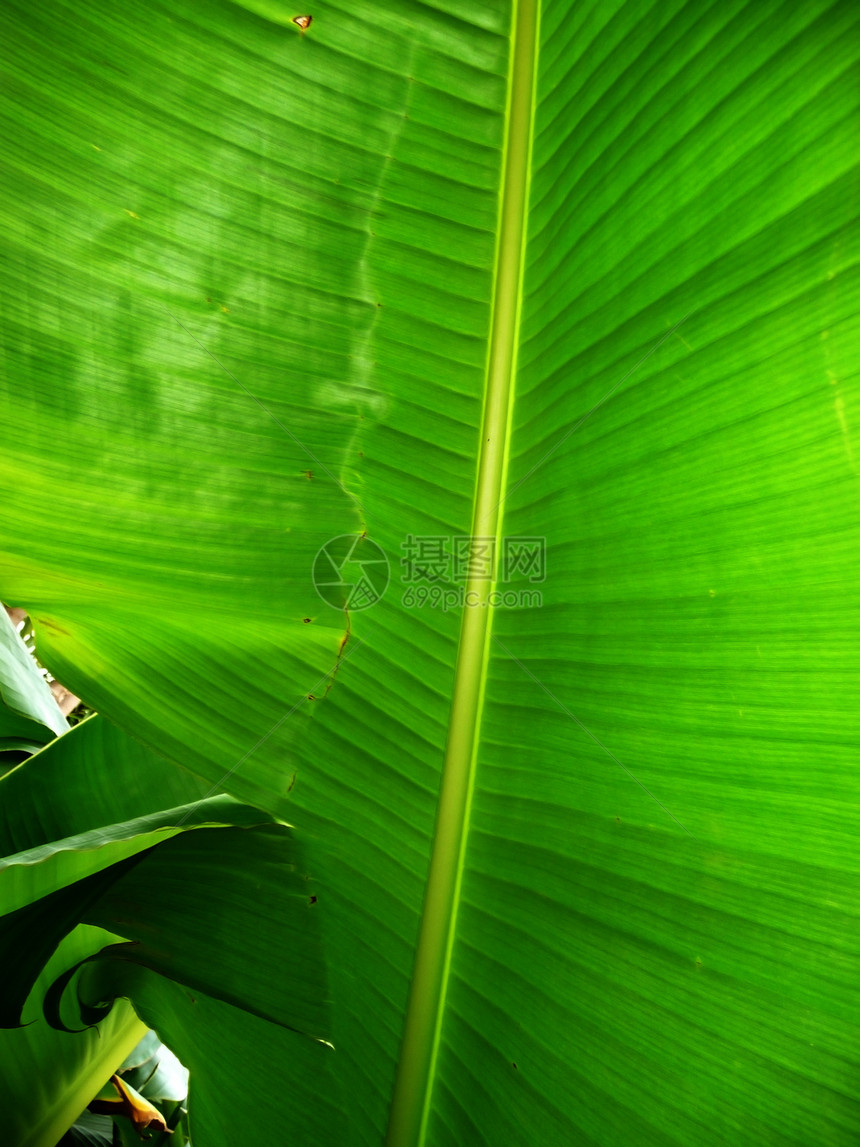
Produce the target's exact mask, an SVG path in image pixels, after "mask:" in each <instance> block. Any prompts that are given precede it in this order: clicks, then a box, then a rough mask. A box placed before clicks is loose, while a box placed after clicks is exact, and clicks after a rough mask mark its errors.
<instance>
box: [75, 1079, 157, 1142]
mask: <svg viewBox="0 0 860 1147" xmlns="http://www.w3.org/2000/svg"><path fill="white" fill-rule="evenodd" d="M110 1081H111V1083H112V1084H113V1085H114V1087H115V1088H116V1091H117V1093H118V1098H117V1099H94V1100H93V1101H92V1103H91V1104H90V1105H89V1110H90V1111H92V1112H94V1113H95V1114H96V1115H124V1116H125V1118H126V1119H129V1120H130V1121H131V1125H132V1127H133V1128H134V1129H135V1131H136V1132H137V1134H138V1136H139V1137H140V1138H141V1139H148V1138H149V1136H148V1135H144V1131H147V1130H151V1131H161V1132H163V1133H164V1134H166V1135H172V1134H173V1131H172V1130H171V1129H170V1128H169V1127H168V1126H167V1124H166V1123H165V1122H164V1116H163V1115H162V1114H161V1112H160V1111H159V1110H158V1108H157V1107H153V1106H152V1104H151V1103H150V1102H149V1100H148V1099H144V1098H143V1096H142V1095H139V1094H138V1092H136V1091H135V1090H134V1088H133V1087H129V1085H128V1084H127V1083H125V1082H124V1081H123V1080H121V1079H120V1077H119V1076H118V1075H112V1076H111V1077H110Z"/></svg>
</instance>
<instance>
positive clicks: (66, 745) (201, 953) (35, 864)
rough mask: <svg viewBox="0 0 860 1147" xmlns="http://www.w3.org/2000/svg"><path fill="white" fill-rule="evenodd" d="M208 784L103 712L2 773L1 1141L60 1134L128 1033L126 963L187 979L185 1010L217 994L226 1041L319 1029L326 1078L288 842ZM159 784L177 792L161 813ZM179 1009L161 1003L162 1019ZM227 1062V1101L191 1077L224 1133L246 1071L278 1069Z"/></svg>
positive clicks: (306, 912) (318, 958) (321, 1015)
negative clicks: (218, 1111) (231, 1073)
mask: <svg viewBox="0 0 860 1147" xmlns="http://www.w3.org/2000/svg"><path fill="white" fill-rule="evenodd" d="M202 787H203V786H202V783H201V782H200V781H198V780H196V779H195V778H194V777H192V776H191V774H189V773H187V772H186V771H185V770H183V769H181V768H178V767H177V766H176V765H173V764H171V763H169V762H167V761H165V760H163V759H159V758H157V757H155V755H154V754H152V753H150V752H149V751H148V750H146V749H145V748H144V747H143V746H142V745H140V744H138V743H136V742H134V741H133V740H131V739H130V738H129V737H127V736H125V735H124V734H123V733H121V732H120V731H119V730H118V729H116V728H113V727H112V726H110V725H109V723H108V722H106V721H105V720H104V719H102V718H101V717H94V718H90V719H89V720H87V721H84V722H83V723H81V724H79V725H78V726H76V727H75V728H74V729H72V730H71V731H69V732H68V733H67V734H66V735H65V736H63V737H61V738H58V739H57V740H55V741H54V742H53V743H52V744H51V745H50V746H48V747H47V748H46V749H45V750H43V752H42V753H40V754H38V755H36V756H34V757H33V758H31V759H30V760H29V761H27V762H25V763H24V764H22V765H19V766H18V767H17V768H16V769H14V770H13V771H12V772H11V773H9V774H7V775H6V776H5V777H3V778H2V779H0V850H2V851H3V852H5V853H6V854H7V855H6V856H5V858H4V860H3V861H2V862H0V904H2V905H3V908H4V911H5V915H3V916H2V917H0V979H2V982H3V985H4V991H3V997H2V1001H0V1024H2V1026H3V1027H5V1028H16V1027H18V1025H19V1024H21V1022H22V1019H23V1021H24V1023H25V1026H24V1027H23V1028H19V1030H13V1031H0V1062H3V1064H4V1072H3V1074H2V1076H0V1101H2V1103H3V1106H4V1109H6V1110H7V1111H10V1112H13V1113H14V1114H12V1115H11V1116H8V1117H7V1124H6V1126H7V1130H8V1131H9V1133H10V1134H11V1136H12V1141H14V1142H16V1143H17V1142H20V1143H27V1144H33V1145H37V1144H39V1145H41V1144H49V1143H51V1144H53V1143H56V1141H57V1128H58V1127H59V1131H60V1132H62V1131H63V1130H65V1127H64V1126H63V1124H62V1122H60V1123H59V1124H58V1123H57V1118H60V1119H61V1120H62V1119H63V1118H65V1120H66V1125H68V1123H70V1122H71V1120H72V1119H74V1117H75V1116H76V1115H77V1114H78V1113H79V1112H80V1110H81V1109H82V1108H83V1107H84V1106H85V1105H86V1103H87V1102H89V1100H91V1099H92V1098H93V1096H94V1095H95V1093H96V1092H97V1091H98V1090H99V1087H100V1086H101V1084H102V1083H104V1081H105V1079H106V1078H107V1077H108V1076H109V1075H110V1074H111V1072H113V1071H114V1070H116V1069H118V1068H119V1067H120V1066H121V1064H122V1063H123V1060H124V1057H125V1056H126V1053H127V1052H128V1051H129V1050H131V1048H132V1047H134V1045H135V1044H136V1043H137V1041H138V1040H139V1038H140V1035H141V1032H142V1030H144V1029H141V1025H140V1022H139V1021H138V1020H137V1018H136V1017H135V1015H134V1013H133V1012H131V1010H130V1008H129V1006H128V1004H125V1003H124V1002H120V1003H117V1004H113V1001H114V1000H116V999H117V998H118V997H126V998H130V999H131V1001H132V1003H133V1004H135V1006H137V1000H136V999H135V998H134V991H133V982H134V981H133V977H130V976H129V975H127V973H126V972H125V971H123V969H126V968H129V967H131V968H135V967H138V966H142V967H145V968H147V969H152V970H153V971H155V972H157V973H158V974H159V976H158V977H156V980H157V979H158V978H160V977H168V978H169V979H170V981H171V982H172V983H174V984H176V985H181V988H180V989H179V993H180V999H181V1000H187V1001H190V1003H191V1006H192V1010H193V1011H196V1009H197V1005H198V996H201V997H202V996H203V995H204V994H206V996H207V998H208V997H212V1003H211V1004H209V1005H207V1006H215V1007H216V1008H217V1007H218V1005H219V1003H220V1002H221V1001H227V1003H228V1004H229V1005H230V1006H229V1007H227V1008H226V1013H225V1014H224V1015H222V1016H221V1023H220V1029H219V1032H220V1039H221V1041H222V1043H223V1041H224V1040H226V1039H231V1038H235V1033H236V1032H238V1033H239V1034H240V1036H241V1035H244V1038H250V1039H251V1040H254V1039H260V1040H262V1042H263V1043H265V1041H266V1040H267V1039H271V1038H274V1037H271V1036H269V1029H270V1028H276V1030H277V1031H278V1032H279V1033H281V1038H280V1040H279V1042H280V1044H281V1045H282V1053H283V1054H284V1055H285V1056H286V1057H288V1056H289V1054H290V1052H291V1047H292V1044H293V1043H298V1044H301V1043H303V1042H308V1043H310V1042H313V1043H314V1045H315V1046H314V1052H315V1053H317V1054H316V1058H314V1054H313V1053H311V1056H310V1060H311V1062H312V1063H313V1064H314V1078H315V1079H317V1078H318V1077H319V1074H320V1071H322V1072H323V1074H324V1073H325V1071H326V1067H325V1064H324V1063H323V1062H322V1061H320V1059H319V1054H320V1053H318V1052H317V1047H322V1048H323V1052H325V1051H326V1050H327V1051H328V1052H329V1054H330V1048H327V1047H325V1046H324V1045H327V1044H328V1041H327V1040H326V1039H325V1036H327V1035H328V1034H329V1033H328V1022H329V1021H328V1002H327V992H326V989H325V984H324V969H325V965H324V961H323V959H322V955H321V952H320V939H319V925H318V920H317V914H316V913H315V911H314V906H313V904H312V902H311V896H312V894H311V893H310V892H309V884H308V883H307V878H306V875H305V873H304V871H303V867H304V866H303V863H302V859H301V851H300V847H299V846H298V845H297V843H296V842H295V841H294V840H293V839H292V838H291V833H290V830H289V829H288V828H286V827H285V826H283V825H279V824H274V823H272V821H271V817H270V816H268V815H267V814H265V813H262V812H260V811H258V810H256V809H253V808H250V807H248V806H244V805H241V804H238V803H237V802H236V801H235V800H234V799H233V798H230V797H227V796H225V795H220V796H208V795H207V794H206V793H205V792H203V791H201V789H202ZM170 797H173V799H183V798H184V799H185V800H186V802H189V803H185V804H182V805H179V806H178V807H176V808H172V809H170V808H169V809H158V807H157V803H156V802H157V801H158V800H161V801H164V800H165V799H169V798H170ZM194 797H196V800H193V799H191V798H194ZM149 807H151V808H152V809H153V811H147V810H148V808H149ZM132 811H136V812H137V813H138V814H139V815H138V816H137V817H136V818H134V819H128V820H121V819H119V818H121V817H123V816H128V815H129V814H130V813H131V812H132ZM111 817H113V818H115V822H114V823H111ZM189 830H193V831H189ZM64 833H65V834H66V835H65V836H64V835H63V834H64ZM52 837H53V838H55V839H52ZM15 848H17V849H18V851H16V852H15V851H13V850H14V849H15ZM82 921H83V922H84V923H83V924H82V925H81V926H78V925H79V922H82ZM123 941H124V942H123ZM286 968H288V969H289V973H290V974H289V977H288V978H287V977H285V976H284V970H285V969H286ZM103 985H106V986H103ZM130 985H131V986H130ZM171 1000H172V997H168V1002H170V1001H171ZM76 1001H77V1002H76ZM112 1004H113V1007H111V1005H112ZM173 1006H175V1002H174V1003H171V1006H170V1007H165V1008H164V1009H163V1013H162V1012H159V1013H157V1018H158V1021H159V1022H160V1023H169V1021H170V1016H171V1014H172V1008H173ZM180 1010H181V1009H180ZM41 1012H43V1013H44V1014H43V1015H42V1014H40V1013H41ZM22 1013H23V1014H22ZM46 1021H47V1022H46ZM96 1023H98V1028H97V1029H91V1030H90V1031H84V1032H81V1029H82V1028H83V1027H84V1026H86V1025H91V1024H96ZM49 1025H50V1026H49ZM52 1028H54V1029H56V1030H55V1031H52V1030H51V1029H52ZM286 1029H290V1030H286ZM58 1032H59V1033H66V1038H65V1039H58ZM299 1032H302V1033H307V1034H298V1033H299ZM72 1033H75V1035H76V1037H77V1038H73V1039H70V1038H69V1037H70V1036H71V1035H72ZM261 1033H262V1034H261ZM93 1034H95V1035H96V1036H97V1038H98V1036H99V1034H100V1036H101V1038H100V1039H98V1042H97V1048H98V1055H94V1051H93V1046H92V1042H91V1035H93ZM81 1036H83V1038H81ZM132 1036H133V1037H134V1038H133V1039H131V1037H132ZM308 1036H310V1037H311V1038H310V1039H309V1038H308ZM129 1039H131V1044H129ZM203 1046H204V1047H205V1046H206V1041H205V1039H204V1041H203ZM207 1054H208V1055H209V1056H211V1057H212V1058H217V1055H218V1054H221V1052H220V1051H219V1050H218V1049H217V1048H212V1047H211V1046H209V1047H208V1048H207ZM299 1055H300V1058H301V1053H299ZM111 1057H113V1058H111ZM34 1062H35V1063H37V1064H39V1067H40V1075H42V1076H43V1077H44V1078H43V1081H42V1085H41V1087H40V1088H39V1089H34V1088H33V1082H32V1078H31V1076H32V1066H33V1063H34ZM22 1067H23V1069H24V1070H23V1071H22ZM94 1067H95V1068H96V1069H97V1070H98V1071H99V1072H100V1073H101V1075H100V1076H99V1075H97V1074H96V1075H94ZM235 1072H236V1083H237V1089H236V1092H235V1095H234V1096H233V1097H232V1098H231V1099H226V1100H222V1099H221V1097H220V1094H219V1091H217V1090H216V1091H214V1092H213V1088H214V1087H215V1086H216V1085H215V1084H214V1083H213V1082H212V1079H211V1077H208V1076H207V1075H206V1073H205V1072H203V1073H200V1077H199V1079H198V1080H197V1090H198V1093H199V1095H200V1096H201V1100H200V1102H201V1103H202V1104H203V1106H204V1107H205V1106H206V1104H207V1103H209V1104H213V1103H216V1102H218V1101H219V1100H220V1101H221V1107H222V1111H223V1112H224V1113H225V1124H224V1132H225V1133H229V1132H230V1129H231V1127H232V1126H234V1125H235V1124H236V1123H238V1122H239V1121H240V1120H241V1119H242V1118H243V1116H244V1115H246V1114H247V1111H246V1110H245V1105H247V1104H248V1103H249V1101H250V1102H253V1099H252V1098H249V1097H253V1094H254V1089H255V1087H257V1086H259V1083H258V1080H262V1081H263V1082H264V1083H268V1085H269V1089H270V1090H271V1089H272V1087H273V1086H274V1084H275V1082H276V1080H277V1076H276V1075H275V1074H274V1071H273V1070H272V1069H269V1071H268V1074H267V1072H266V1071H265V1070H264V1071H262V1072H261V1071H260V1070H259V1069H258V1068H257V1066H256V1065H255V1064H254V1062H253V1060H252V1059H250V1058H248V1059H246V1060H245V1061H244V1062H243V1063H242V1064H237V1065H236V1069H235ZM149 1074H150V1075H151V1074H152V1073H151V1072H150V1073H149Z"/></svg>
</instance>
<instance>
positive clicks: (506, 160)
mask: <svg viewBox="0 0 860 1147" xmlns="http://www.w3.org/2000/svg"><path fill="white" fill-rule="evenodd" d="M538 7H539V0H516V2H515V4H514V12H513V29H512V44H511V56H510V70H509V82H508V107H507V122H506V135H505V145H504V154H503V158H502V186H501V190H500V196H499V231H498V245H497V249H496V264H495V275H494V290H493V308H492V318H491V329H490V342H489V350H488V356H487V374H486V383H485V393H484V411H483V418H482V425H481V440H480V451H479V461H478V472H477V480H476V486H475V505H474V516H473V520H472V536H473V537H475V538H494V539H495V540H496V545H495V547H494V552H495V553H496V554H498V552H499V549H500V545H499V542H500V537H499V534H500V529H501V511H500V502H501V501H502V497H503V485H504V480H505V473H506V470H507V447H508V427H509V422H510V415H511V409H512V394H513V388H514V374H515V370H516V357H517V349H518V329H519V312H520V299H521V293H522V291H521V284H522V274H523V262H524V248H525V239H526V215H527V207H528V188H529V168H530V142H531V129H532V109H533V104H534V83H535V72H536V57H537V43H538V35H537V30H538ZM494 586H495V578H494V579H493V580H489V581H488V580H481V579H478V578H473V579H470V580H469V582H468V583H467V586H466V591H467V592H466V601H467V602H469V603H472V604H467V605H466V607H465V609H464V612H463V621H462V626H461V630H460V644H459V648H458V654H457V665H456V671H455V679H454V694H453V701H452V705H451V715H450V721H449V726H448V741H447V745H446V748H445V761H444V765H443V771H442V782H441V788H440V793H439V807H438V811H437V817H436V829H435V834H434V839H433V849H432V854H431V858H430V868H429V872H428V877H427V890H426V894H425V900H424V911H423V915H422V919H421V928H420V932H419V936H418V947H417V950H416V956H415V968H414V971H413V977H412V986H411V990H410V995H409V1003H408V1007H407V1011H406V1022H405V1027H404V1034H403V1042H402V1045H401V1051H400V1062H399V1065H398V1070H397V1078H396V1081H395V1087H394V1096H393V1100H392V1106H391V1114H390V1118H389V1124H388V1135H387V1138H386V1144H387V1147H421V1145H423V1143H424V1142H425V1137H426V1132H427V1120H428V1115H429V1111H430V1101H431V1098H432V1094H433V1083H434V1077H435V1074H436V1060H437V1055H438V1050H439V1043H440V1039H441V1034H442V1019H443V1015H444V1010H445V997H446V993H447V988H448V978H449V973H450V967H451V953H452V949H453V945H454V936H455V931H456V924H457V910H458V907H459V902H460V885H461V880H462V872H463V862H464V857H465V852H466V841H467V837H468V832H469V814H470V808H471V799H472V788H473V783H474V773H475V762H476V757H477V749H478V739H479V731H480V725H481V713H482V709H483V702H484V685H485V681H486V670H487V662H488V654H489V642H490V631H491V626H492V613H493V610H492V608H491V607H490V605H489V600H490V593H491V592H492V590H493V588H494Z"/></svg>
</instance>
